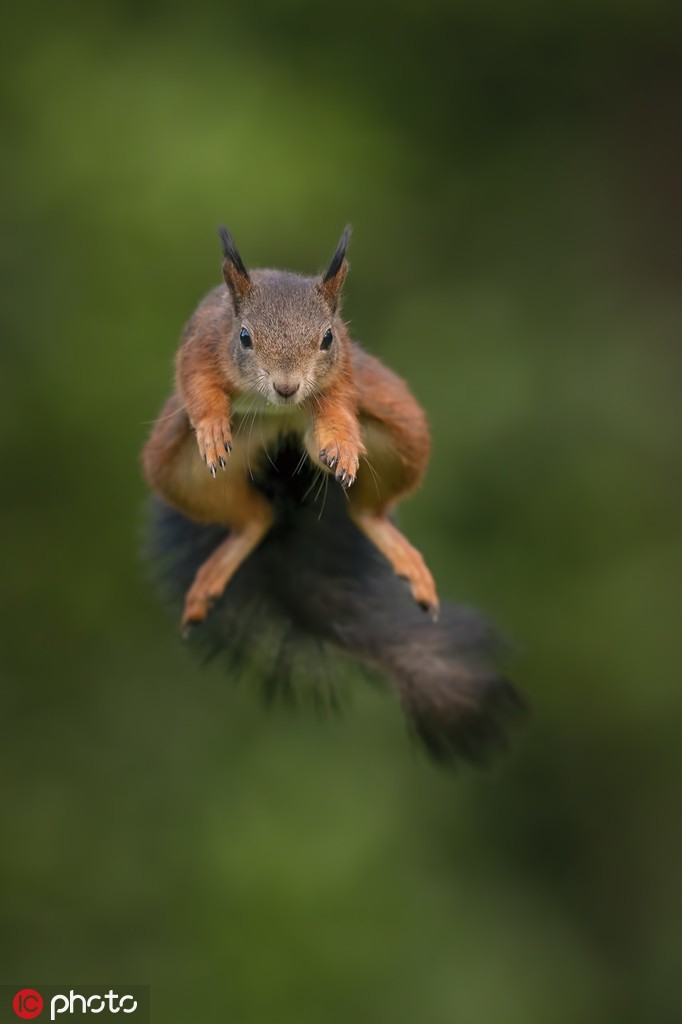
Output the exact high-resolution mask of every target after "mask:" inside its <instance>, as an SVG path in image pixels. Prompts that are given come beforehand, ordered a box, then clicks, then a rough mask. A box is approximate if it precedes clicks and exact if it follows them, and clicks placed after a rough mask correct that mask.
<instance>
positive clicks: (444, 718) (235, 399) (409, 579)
mask: <svg viewBox="0 0 682 1024" xmlns="http://www.w3.org/2000/svg"><path fill="white" fill-rule="evenodd" d="M219 233H220V238H221V241H222V248H223V264H222V271H223V278H224V284H223V285H220V286H218V287H216V288H214V289H213V290H212V291H210V292H209V293H208V294H207V295H206V296H205V298H204V299H202V301H201V302H200V303H199V305H198V307H197V309H196V311H195V313H194V315H193V316H192V318H191V320H190V321H189V323H188V324H187V326H186V328H185V330H184V332H183V335H182V338H181V342H180V347H179V350H178V353H177V357H176V364H175V370H176V372H175V390H174V392H173V394H172V395H171V397H170V398H169V399H168V400H167V402H166V403H165V405H164V406H163V408H162V410H161V412H160V414H159V416H158V418H157V420H156V422H155V424H154V426H153V428H152V431H151V434H150V436H149V438H148V440H147V442H146V444H145V446H144V449H143V452H142V466H143V472H144V475H145V477H146V480H147V482H148V484H149V486H150V488H151V489H152V491H153V492H154V493H155V495H156V504H155V506H154V515H153V526H152V548H153V550H154V552H155V554H157V555H162V556H163V557H164V558H165V561H166V565H167V566H168V565H170V569H168V568H167V570H166V582H167V583H170V585H171V589H173V590H174V591H175V593H176V596H177V592H178V584H179V581H182V584H181V585H182V588H183V589H184V596H183V610H182V618H181V625H182V627H183V631H184V633H185V635H187V634H188V633H189V634H194V633H196V632H197V631H199V630H204V631H205V632H207V633H208V634H211V633H212V635H213V639H212V645H213V647H214V648H230V647H234V646H235V644H237V642H239V643H240V644H242V645H246V644H249V643H251V642H257V639H256V633H257V632H259V631H260V632H261V633H262V623H261V627H260V628H259V627H258V626H257V625H256V623H252V624H251V634H252V636H251V639H249V637H248V636H241V639H238V638H239V636H240V635H241V634H243V633H244V626H245V623H246V619H247V616H248V614H249V612H248V607H249V604H250V603H253V601H254V600H256V601H257V599H259V598H260V600H261V602H262V601H263V600H265V601H267V602H268V603H269V605H270V607H269V614H270V617H271V618H272V617H273V616H274V617H275V618H277V619H278V620H279V621H280V623H281V624H283V625H284V626H286V629H285V632H286V633H287V635H288V636H289V637H291V635H292V630H293V634H294V637H296V636H299V637H303V635H304V634H305V635H306V636H307V637H308V638H309V639H310V638H312V639H313V640H318V641H320V642H323V643H331V644H332V645H333V646H336V647H337V648H342V649H344V650H345V651H347V652H348V653H350V654H351V655H353V656H355V657H356V658H360V660H362V661H364V662H365V663H368V664H371V665H374V666H375V667H376V666H378V667H379V668H380V669H383V670H384V672H385V673H387V674H388V675H389V677H390V678H391V679H392V680H393V682H394V683H395V684H396V685H397V689H398V693H399V696H400V697H401V699H402V702H403V705H404V708H405V710H406V712H407V716H408V719H409V721H410V722H411V724H412V726H413V727H414V729H415V730H416V732H417V733H418V734H419V735H420V736H421V738H422V740H424V742H425V743H426V746H427V748H428V749H429V750H430V752H431V753H432V754H434V755H435V756H437V757H440V758H447V757H450V756H451V755H453V754H463V755H464V756H465V757H469V758H474V759H475V758H476V757H477V756H479V755H480V754H482V752H483V751H485V750H487V749H488V748H489V747H490V746H491V745H493V744H494V743H495V742H499V740H500V739H502V738H503V735H504V733H503V730H502V727H501V724H500V721H499V719H500V715H501V714H502V713H504V711H505V710H510V709H512V708H516V709H518V708H519V707H520V706H521V704H522V701H521V699H520V697H519V696H518V694H517V693H516V691H515V690H514V688H513V687H512V686H511V684H509V683H508V682H507V680H506V679H504V678H503V677H502V676H500V675H499V674H498V673H497V671H496V670H494V669H491V668H490V667H489V666H488V665H487V664H486V659H488V660H489V658H490V657H491V656H492V655H494V654H495V652H496V649H497V643H496V640H495V639H494V637H493V634H492V631H491V630H490V629H489V628H488V626H487V624H486V623H485V622H484V621H483V620H482V619H480V617H478V615H477V613H474V612H469V611H468V610H465V609H457V608H455V609H452V608H447V609H446V614H445V615H444V616H443V617H442V619H441V622H440V623H439V622H438V619H439V610H440V605H439V600H438V596H437V593H436V587H435V584H434V580H433V576H432V575H431V572H430V571H429V569H428V568H427V566H426V563H425V561H424V559H423V557H422V555H421V554H420V553H419V551H417V549H416V548H415V547H413V545H412V544H410V542H409V541H408V540H407V538H406V537H405V536H404V535H403V534H402V533H401V532H400V531H399V530H398V528H397V526H396V525H395V523H394V521H393V515H394V510H395V507H396V505H397V503H398V502H399V501H400V500H401V499H402V498H403V497H405V496H406V495H408V494H410V493H411V492H413V491H414V490H416V488H417V487H418V486H419V484H420V483H421V481H422V479H423V476H424V473H425V470H426V465H427V462H428V458H429V454H430V444H431V443H430V435H429V429H428V425H427V421H426V416H425V414H424V411H423V410H422V408H421V406H420V405H419V404H418V402H417V401H416V399H415V398H414V397H413V395H412V394H411V392H410V390H409V388H408V386H407V384H406V383H405V382H404V381H403V380H402V379H401V378H400V377H399V376H397V375H396V374H395V373H393V372H392V371H391V370H390V369H388V368H387V367H386V366H384V365H383V364H382V363H381V362H380V361H379V360H378V359H377V358H375V357H374V356H372V355H370V354H369V353H367V352H365V351H364V349H363V348H362V347H361V346H360V345H359V344H358V343H357V342H355V341H354V340H352V339H351V337H350V334H349V332H348V328H347V326H346V324H345V323H344V320H343V319H342V316H341V295H342V288H343V284H344V281H345V278H346V274H347V271H348V266H349V265H348V261H347V258H346V251H347V248H348V243H349V239H350V227H347V228H346V229H345V230H344V232H343V234H342V236H341V239H340V241H339V243H338V246H337V247H336V250H335V252H334V255H333V257H332V259H331V262H330V263H329V265H328V267H327V269H326V270H325V271H324V272H323V273H321V274H319V275H317V276H314V277H306V276H302V275H299V274H296V273H292V272H289V271H283V270H247V268H246V266H245V265H244V262H243V260H242V258H241V256H240V254H239V251H238V250H237V247H236V245H235V243H234V240H233V238H232V236H231V235H230V233H229V232H228V231H227V229H226V228H224V227H223V228H221V229H220V232H219ZM318 479H320V483H319V484H317V493H316V494H315V495H313V493H312V492H313V491H314V490H315V486H316V481H317V480H318ZM328 481H331V482H332V487H331V488H329V492H330V494H329V495H327V482H328ZM323 490H324V492H325V496H324V498H323V500H322V505H321V508H320V507H318V506H319V504H320V502H319V498H318V495H319V494H320V493H321V492H322V491H323ZM328 498H330V499H331V500H328ZM311 513H312V514H311ZM188 553H189V554H188ZM268 566H269V568H268ZM405 582H406V583H407V588H405ZM408 590H409V594H408ZM406 599H407V603H406ZM256 614H257V615H258V613H256ZM247 632H248V629H247ZM301 646H302V644H301ZM233 653H234V651H233ZM280 660H281V659H280ZM280 667H281V666H280Z"/></svg>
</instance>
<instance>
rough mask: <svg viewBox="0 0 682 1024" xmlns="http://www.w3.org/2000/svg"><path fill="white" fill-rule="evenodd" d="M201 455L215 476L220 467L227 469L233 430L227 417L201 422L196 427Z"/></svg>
mask: <svg viewBox="0 0 682 1024" xmlns="http://www.w3.org/2000/svg"><path fill="white" fill-rule="evenodd" d="M194 430H195V432H196V435H197V444H198V445H199V454H200V455H201V457H202V459H203V460H204V462H205V463H206V465H207V466H208V469H209V472H210V473H211V474H212V475H213V476H215V475H216V470H217V468H218V466H220V467H221V468H222V469H225V466H226V464H227V456H228V455H229V454H230V452H231V451H232V429H231V427H230V421H229V419H228V418H227V416H222V417H217V418H215V419H205V420H200V421H199V423H197V424H196V425H195V427H194Z"/></svg>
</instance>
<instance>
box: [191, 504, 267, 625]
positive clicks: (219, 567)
mask: <svg viewBox="0 0 682 1024" xmlns="http://www.w3.org/2000/svg"><path fill="white" fill-rule="evenodd" d="M243 500H244V499H242V501H243ZM241 508H242V511H246V506H245V505H244V504H242V506H241ZM249 509H250V518H249V520H248V522H246V523H245V524H244V525H242V527H241V528H240V529H234V528H233V529H231V530H230V533H229V534H228V536H227V537H226V538H225V540H223V541H221V543H220V544H218V546H217V547H216V548H215V549H214V550H213V551H212V552H211V554H210V555H209V556H208V558H207V559H206V560H205V561H204V562H203V563H202V564H201V565H200V566H199V568H198V570H197V572H196V575H195V577H194V580H193V581H192V584H191V586H190V588H189V590H188V591H187V594H186V595H185V606H184V610H183V613H182V628H183V630H187V629H188V628H189V627H190V626H192V625H195V624H196V623H199V622H203V621H204V619H205V618H206V616H207V615H208V612H209V610H210V607H211V605H212V604H213V602H214V601H216V600H218V598H220V597H221V596H222V594H223V592H224V591H225V588H226V587H227V585H228V583H229V582H230V580H231V579H232V577H233V576H234V574H235V573H236V571H237V569H239V567H240V566H241V565H242V563H243V562H245V561H246V559H247V558H248V557H249V555H250V554H251V553H252V551H254V550H255V548H257V547H258V545H259V544H260V542H261V541H262V540H263V538H264V537H265V535H266V534H267V532H268V531H269V529H270V527H271V526H272V523H273V520H274V512H273V509H272V507H271V506H270V504H269V503H268V502H267V501H266V500H265V499H264V498H263V497H262V496H261V495H260V494H258V493H257V492H255V491H252V492H251V495H250V496H249Z"/></svg>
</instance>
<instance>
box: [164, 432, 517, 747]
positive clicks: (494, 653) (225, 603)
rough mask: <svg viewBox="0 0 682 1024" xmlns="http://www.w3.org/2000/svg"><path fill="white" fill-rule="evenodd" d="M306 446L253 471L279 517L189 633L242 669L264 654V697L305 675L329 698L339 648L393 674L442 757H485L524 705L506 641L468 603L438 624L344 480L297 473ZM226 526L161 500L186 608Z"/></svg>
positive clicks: (168, 574)
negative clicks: (375, 538) (354, 514)
mask: <svg viewBox="0 0 682 1024" xmlns="http://www.w3.org/2000/svg"><path fill="white" fill-rule="evenodd" d="M299 457H300V456H299V452H298V451H297V450H296V449H295V448H294V447H293V446H291V445H289V444H287V443H286V442H284V443H283V445H282V447H281V449H280V451H279V453H278V454H277V455H276V456H275V457H274V460H273V461H274V467H273V465H271V464H270V463H269V462H266V463H265V468H263V467H260V469H259V473H258V475H257V476H256V480H255V483H256V485H257V486H258V487H260V489H261V490H263V491H264V492H265V493H266V494H267V495H268V497H269V498H270V499H271V500H272V501H273V503H274V504H275V506H276V509H277V519H276V522H275V525H274V527H273V529H272V530H271V531H270V533H269V535H268V536H267V537H266V539H265V540H264V541H263V543H262V544H261V545H260V547H259V548H258V549H257V550H256V551H255V552H254V553H253V554H252V555H251V556H250V558H249V559H248V560H247V561H246V562H245V563H244V565H243V566H242V567H241V568H240V570H239V571H238V573H237V574H236V575H235V577H234V579H233V580H232V581H231V582H230V584H229V586H228V587H227V589H226V591H225V594H224V595H223V597H222V598H221V599H220V601H218V602H217V604H216V605H215V606H214V607H213V608H212V610H211V612H210V614H209V616H208V618H207V620H206V621H205V622H204V623H202V624H201V625H200V626H197V627H195V628H194V630H193V633H192V635H191V636H190V639H189V642H190V643H192V644H193V645H196V646H197V647H198V648H199V649H200V650H203V651H204V652H206V653H208V654H217V653H221V652H223V653H225V654H226V655H227V656H228V658H229V661H230V664H231V669H232V672H233V674H237V673H238V672H239V671H240V669H241V668H243V667H244V666H245V663H246V662H255V663H256V664H257V669H256V670H257V673H258V676H259V678H260V679H261V682H262V686H263V691H264V693H265V695H266V696H267V697H268V698H272V697H275V696H277V695H278V694H280V695H287V694H292V693H293V689H294V680H295V679H296V678H299V679H301V678H304V680H306V681H307V684H308V686H310V684H312V687H313V692H314V693H315V694H316V696H317V697H318V698H319V699H320V700H323V699H325V687H327V690H326V699H327V700H328V701H329V700H331V701H332V702H333V691H332V690H329V688H328V673H327V672H326V670H325V662H328V661H329V658H328V657H327V658H325V655H329V654H333V653H334V652H335V653H336V658H335V659H333V660H337V661H338V652H339V651H342V652H344V653H345V654H346V655H348V656H350V657H351V658H352V659H355V660H356V661H359V662H360V663H362V664H363V665H364V666H366V667H370V668H374V669H376V670H378V671H379V673H380V674H381V675H383V676H384V677H386V678H387V679H388V680H389V681H390V683H391V684H392V686H393V688H394V689H395V691H396V693H397V695H398V697H399V698H400V701H401V703H402V706H403V709H404V711H405V715H406V717H407V720H408V723H409V725H410V727H411V729H412V730H413V731H414V733H415V734H416V735H417V736H418V737H419V738H420V739H421V740H422V741H423V743H424V745H425V746H426V748H427V749H428V751H429V753H430V754H431V755H432V756H433V757H434V758H436V759H437V760H440V761H451V760H453V759H456V758H457V757H462V758H465V759H467V760H469V761H475V762H481V761H484V760H485V759H486V757H487V755H488V754H489V753H490V751H491V750H492V749H494V748H495V747H499V746H501V745H504V742H505V728H504V727H505V725H506V722H507V720H508V719H509V718H510V716H511V717H514V716H515V715H516V714H518V712H519V711H521V710H522V708H523V702H522V700H521V698H520V697H519V695H518V693H517V692H516V690H515V689H514V688H513V687H512V686H511V684H510V683H509V682H508V681H507V680H506V679H505V678H504V676H503V675H501V674H500V673H499V671H498V670H497V669H496V668H495V663H496V662H497V661H498V660H499V657H500V655H501V654H502V653H503V652H502V646H501V644H500V642H499V640H498V638H497V637H496V635H495V633H494V632H493V630H492V629H491V628H490V626H489V625H488V623H487V622H486V621H485V620H484V619H483V618H482V617H481V616H480V615H479V614H478V613H477V612H475V611H472V610H470V609H467V608H462V607H453V606H448V605H446V606H444V607H443V608H442V609H441V614H440V619H439V621H438V622H437V623H434V622H432V621H431V620H430V618H429V617H428V615H427V614H426V613H425V612H424V611H422V610H421V609H420V608H419V607H417V606H416V605H415V604H414V602H413V600H412V597H411V595H410V592H409V590H408V587H407V585H406V584H405V582H404V581H402V580H400V579H398V578H397V577H396V576H395V575H394V573H393V570H392V569H391V567H390V566H389V565H388V563H387V562H385V560H384V559H383V557H382V556H381V555H380V554H379V553H378V552H377V551H376V550H375V548H374V547H373V545H372V544H370V543H369V541H368V540H367V539H366V538H365V537H364V535H363V534H361V533H360V531H359V530H358V529H357V528H356V527H355V526H354V524H353V523H352V522H351V520H350V518H349V517H348V514H347V508H346V496H345V494H344V493H343V492H342V489H341V488H340V487H338V486H336V485H335V484H334V482H333V481H331V480H329V481H328V483H325V482H324V480H323V478H321V477H320V483H319V485H318V483H317V481H316V479H315V477H314V475H313V473H314V471H313V470H312V469H309V468H308V467H307V466H305V467H304V468H303V469H302V470H299V471H298V472H297V471H296V469H297V466H298V463H299ZM218 483H219V481H218ZM318 490H319V492H320V493H319V494H318ZM225 534H226V531H225V530H224V528H221V527H213V526H202V525H200V524H198V523H195V522H192V521H191V520H189V519H186V518H185V517H184V516H183V515H181V514H180V513H179V512H176V511H175V510H174V509H171V508H170V507H169V506H167V505H165V504H164V503H163V502H162V501H160V500H159V499H153V501H152V504H151V510H150V529H149V545H148V547H149V554H150V556H151V557H152V558H153V559H154V561H155V563H156V564H157V566H158V577H159V579H160V581H161V583H162V584H163V586H164V589H165V591H166V593H167V594H168V596H169V597H170V598H171V599H172V601H173V603H174V604H175V605H176V606H178V607H181V605H182V599H183V597H184V594H185V591H186V590H187V588H188V587H189V585H190V583H191V581H192V578H193V576H194V573H195V572H196V570H197V568H198V567H199V565H200V564H201V563H202V561H203V560H204V559H205V558H206V557H207V556H208V554H209V553H210V552H211V551H212V550H213V548H214V547H215V546H216V544H217V543H219V542H220V540H221V539H222V538H223V537H224V536H225ZM311 652H313V654H314V657H313V658H312V659H311V658H310V657H309V655H310V653H311ZM325 680H327V682H325Z"/></svg>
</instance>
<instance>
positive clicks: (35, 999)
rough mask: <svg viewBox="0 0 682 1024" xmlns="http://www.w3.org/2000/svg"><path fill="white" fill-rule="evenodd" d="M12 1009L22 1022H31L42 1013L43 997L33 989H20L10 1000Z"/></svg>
mask: <svg viewBox="0 0 682 1024" xmlns="http://www.w3.org/2000/svg"><path fill="white" fill-rule="evenodd" d="M12 1009H13V1010H14V1012H15V1013H16V1015H17V1017H21V1019H22V1020H33V1018H34V1017H37V1016H38V1014H39V1013H42V1012H43V997H42V996H41V994H40V992H36V990H35V989H34V988H22V989H21V991H20V992H17V994H16V995H15V997H14V999H13V1000H12Z"/></svg>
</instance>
